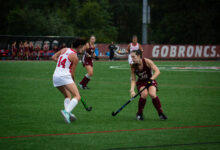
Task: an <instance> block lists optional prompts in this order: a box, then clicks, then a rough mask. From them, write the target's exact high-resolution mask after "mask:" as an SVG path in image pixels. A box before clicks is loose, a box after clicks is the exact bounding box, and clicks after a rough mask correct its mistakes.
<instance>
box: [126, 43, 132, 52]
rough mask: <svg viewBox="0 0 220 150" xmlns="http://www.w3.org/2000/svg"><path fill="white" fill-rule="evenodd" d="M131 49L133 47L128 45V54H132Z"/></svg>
mask: <svg viewBox="0 0 220 150" xmlns="http://www.w3.org/2000/svg"><path fill="white" fill-rule="evenodd" d="M130 47H131V46H130V44H129V45H128V48H127V53H128V54H130Z"/></svg>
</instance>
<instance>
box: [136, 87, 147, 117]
mask: <svg viewBox="0 0 220 150" xmlns="http://www.w3.org/2000/svg"><path fill="white" fill-rule="evenodd" d="M143 88H144V86H141V87H140V88H138V90H139V91H141V90H142V89H143ZM147 95H148V91H147V89H145V90H144V91H143V92H142V93H141V96H140V98H139V102H138V112H137V120H143V119H144V118H143V110H144V106H145V104H146V99H147Z"/></svg>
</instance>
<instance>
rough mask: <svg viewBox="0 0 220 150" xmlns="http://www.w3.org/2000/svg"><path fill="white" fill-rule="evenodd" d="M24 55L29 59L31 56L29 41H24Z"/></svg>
mask: <svg viewBox="0 0 220 150" xmlns="http://www.w3.org/2000/svg"><path fill="white" fill-rule="evenodd" d="M24 56H25V57H26V59H27V60H28V58H29V44H28V41H25V42H24Z"/></svg>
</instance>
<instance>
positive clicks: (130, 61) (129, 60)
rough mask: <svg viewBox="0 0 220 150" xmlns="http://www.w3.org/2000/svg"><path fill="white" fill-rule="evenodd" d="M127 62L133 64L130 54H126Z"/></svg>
mask: <svg viewBox="0 0 220 150" xmlns="http://www.w3.org/2000/svg"><path fill="white" fill-rule="evenodd" d="M128 63H129V64H133V63H134V62H133V60H132V58H131V54H129V55H128Z"/></svg>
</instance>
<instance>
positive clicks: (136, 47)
mask: <svg viewBox="0 0 220 150" xmlns="http://www.w3.org/2000/svg"><path fill="white" fill-rule="evenodd" d="M135 50H139V43H137V44H136V45H133V43H130V53H131V52H132V51H135ZM128 62H129V64H133V63H134V62H133V60H132V58H131V55H130V54H129V55H128Z"/></svg>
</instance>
